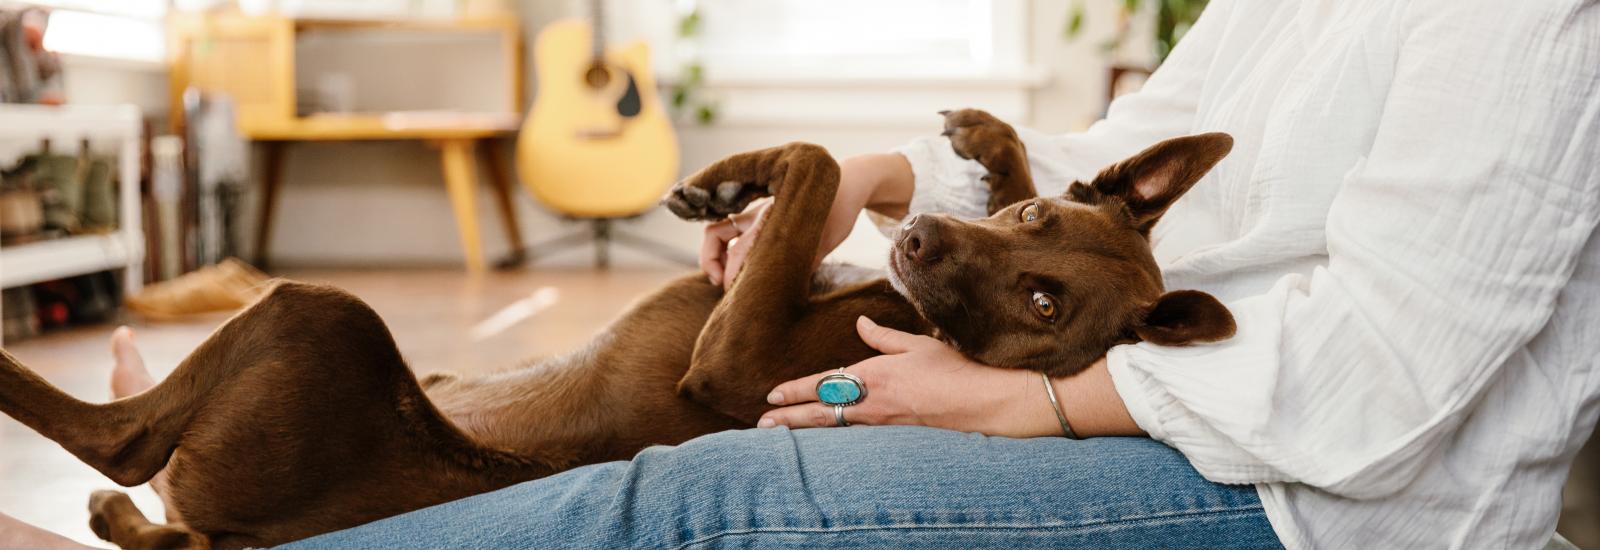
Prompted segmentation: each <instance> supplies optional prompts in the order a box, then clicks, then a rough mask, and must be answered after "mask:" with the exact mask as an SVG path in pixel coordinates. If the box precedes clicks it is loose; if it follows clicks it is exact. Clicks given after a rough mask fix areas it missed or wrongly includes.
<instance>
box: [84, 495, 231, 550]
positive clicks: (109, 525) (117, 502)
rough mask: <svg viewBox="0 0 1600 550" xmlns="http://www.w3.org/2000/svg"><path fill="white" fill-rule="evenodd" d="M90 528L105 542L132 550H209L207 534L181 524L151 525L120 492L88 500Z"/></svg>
mask: <svg viewBox="0 0 1600 550" xmlns="http://www.w3.org/2000/svg"><path fill="white" fill-rule="evenodd" d="M89 529H91V530H93V531H94V534H95V535H96V536H99V537H100V538H101V539H102V540H105V541H106V542H110V543H112V544H115V545H117V546H119V547H121V548H125V549H129V550H168V549H171V550H179V549H199V548H209V547H210V546H211V544H210V542H209V541H208V540H207V539H206V537H205V535H202V534H200V533H197V532H195V531H194V530H193V529H189V528H188V527H186V526H184V525H182V524H167V525H159V524H155V523H151V522H150V520H149V519H148V518H146V517H144V513H143V512H140V511H139V507H138V506H135V505H134V504H133V501H132V500H129V499H128V495H127V494H124V493H123V492H121V491H95V493H94V495H92V496H90V497H89Z"/></svg>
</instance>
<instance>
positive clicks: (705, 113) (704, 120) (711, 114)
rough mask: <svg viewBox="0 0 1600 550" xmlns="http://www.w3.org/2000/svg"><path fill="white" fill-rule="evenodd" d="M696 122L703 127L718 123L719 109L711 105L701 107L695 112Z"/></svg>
mask: <svg viewBox="0 0 1600 550" xmlns="http://www.w3.org/2000/svg"><path fill="white" fill-rule="evenodd" d="M694 121H695V122H697V123H699V124H700V125H701V126H710V125H711V123H713V122H716V121H717V108H716V106H714V105H711V104H705V105H701V106H700V107H699V108H696V109H695V110H694Z"/></svg>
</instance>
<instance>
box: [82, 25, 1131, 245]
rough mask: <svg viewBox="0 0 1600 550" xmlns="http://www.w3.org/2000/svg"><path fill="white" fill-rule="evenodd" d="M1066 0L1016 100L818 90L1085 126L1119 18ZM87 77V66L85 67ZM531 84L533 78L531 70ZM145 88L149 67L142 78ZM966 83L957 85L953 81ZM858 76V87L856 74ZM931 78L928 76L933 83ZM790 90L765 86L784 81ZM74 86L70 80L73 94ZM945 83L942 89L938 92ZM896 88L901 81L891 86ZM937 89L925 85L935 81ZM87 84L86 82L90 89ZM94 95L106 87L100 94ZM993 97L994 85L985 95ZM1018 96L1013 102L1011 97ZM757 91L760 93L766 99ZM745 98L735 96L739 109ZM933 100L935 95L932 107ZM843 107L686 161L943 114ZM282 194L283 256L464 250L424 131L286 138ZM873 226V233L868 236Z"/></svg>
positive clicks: (686, 139) (871, 131)
mask: <svg viewBox="0 0 1600 550" xmlns="http://www.w3.org/2000/svg"><path fill="white" fill-rule="evenodd" d="M519 4H520V8H521V9H522V13H523V18H524V25H525V29H526V32H527V40H526V43H527V44H528V48H529V52H528V55H527V59H529V60H531V59H532V52H531V47H532V43H533V38H532V37H533V34H534V33H536V32H537V29H539V28H540V27H541V26H542V25H543V24H545V23H547V22H549V21H552V20H554V19H556V18H559V17H562V16H563V15H564V14H566V13H581V11H569V10H577V9H578V6H576V5H572V6H568V5H563V4H566V3H563V2H541V1H538V0H522V1H521V2H519ZM1067 4H1068V3H1067V2H1057V1H1053V0H1029V10H1030V18H1029V20H1030V23H1029V26H1030V28H1028V29H1025V30H1024V32H1028V33H1029V34H1030V39H1029V44H1030V45H1031V50H1032V51H1031V52H1030V56H1031V58H1032V59H1031V60H1030V61H1031V62H1032V63H1033V64H1034V65H1035V66H1037V67H1042V68H1043V69H1045V70H1046V75H1047V77H1046V78H1045V79H1043V81H1042V83H1041V82H1034V83H1032V84H1031V85H1027V87H1024V88H1015V87H1014V86H1013V87H1012V90H1013V91H1014V92H1012V93H1016V94H1021V95H1018V96H1015V97H1018V98H1020V99H1019V100H1018V101H1015V102H1013V101H1011V100H1010V99H1009V98H1011V97H1013V96H1011V95H1006V94H1007V93H1008V92H1007V91H1006V89H1005V88H1006V86H987V87H985V86H984V85H983V83H978V84H976V85H974V84H973V83H941V82H928V83H922V84H921V87H920V88H913V89H906V90H904V91H903V92H902V91H896V90H893V89H887V88H885V86H884V85H881V84H872V83H866V84H862V83H857V84H854V85H845V86H842V87H838V86H835V87H831V88H829V89H827V90H818V91H817V92H816V93H818V94H822V93H826V94H830V95H828V96H827V97H828V98H829V99H828V101H850V98H856V99H857V100H859V101H869V100H870V99H869V98H871V97H878V98H880V100H883V99H882V98H887V100H888V101H894V100H895V99H896V98H897V97H905V98H908V99H907V101H911V99H909V98H911V97H913V96H915V97H918V98H920V99H916V101H922V102H926V103H927V104H928V105H930V106H931V105H934V104H944V103H946V100H944V99H941V98H945V97H947V98H949V99H948V102H949V103H953V105H946V106H964V105H967V104H971V103H974V102H975V103H979V104H980V105H982V104H985V103H993V102H998V103H1001V104H1003V105H1004V106H1002V107H999V108H1000V109H1002V110H1006V111H1007V112H1014V113H1015V114H1013V115H1012V116H1013V117H1014V118H1018V119H1020V120H1017V122H1020V123H1023V124H1027V125H1031V126H1035V127H1039V128H1042V129H1046V130H1052V131H1068V130H1073V129H1080V128H1082V127H1083V126H1085V125H1086V124H1087V123H1088V122H1090V121H1091V120H1093V118H1094V117H1096V116H1097V115H1098V113H1099V112H1100V111H1101V110H1102V108H1103V106H1102V99H1103V98H1102V95H1103V94H1104V89H1105V85H1104V78H1105V73H1106V70H1105V66H1106V62H1105V59H1104V56H1103V55H1102V54H1101V53H1100V50H1099V46H1098V45H1099V44H1100V42H1101V41H1102V39H1103V37H1104V36H1105V35H1106V34H1107V33H1109V32H1111V29H1112V25H1113V22H1114V21H1115V16H1114V9H1115V8H1114V6H1115V5H1117V4H1120V2H1117V1H1116V0H1092V1H1090V2H1089V4H1090V8H1091V13H1090V17H1089V18H1088V22H1089V26H1088V28H1087V29H1086V33H1085V35H1084V37H1082V38H1080V39H1078V40H1076V41H1072V42H1069V41H1067V40H1065V39H1064V38H1062V34H1061V29H1062V26H1063V24H1064V22H1065V20H1066V9H1067ZM81 78H84V79H85V80H87V79H88V78H89V77H87V76H85V77H81ZM528 79H529V84H528V91H529V95H530V98H531V97H532V95H533V94H534V91H535V90H536V89H537V88H536V86H535V83H534V82H533V76H532V75H531V67H530V75H529V77H528ZM134 82H139V83H141V84H138V87H140V88H147V87H148V82H149V79H148V77H140V78H137V79H135V80H134ZM958 84H959V85H958ZM852 86H853V87H852ZM104 88H105V87H102V89H104ZM929 88H932V90H930V89H929ZM782 91H783V90H770V89H769V90H760V91H759V92H760V93H769V94H770V93H780V92H782ZM70 92H72V90H70V89H69V96H70V95H71V93H70ZM747 92H748V93H745V94H744V95H740V92H739V91H738V90H731V91H728V92H726V93H728V94H729V95H730V100H729V102H730V105H729V106H728V107H730V109H732V108H734V107H737V105H738V102H739V101H742V100H741V99H740V98H744V97H750V96H752V95H754V94H756V92H755V91H748V90H747ZM941 93H942V94H946V95H942V96H941V95H939V94H941ZM896 94H902V95H896ZM930 94H931V95H930ZM85 95H88V94H85ZM96 97H97V99H98V98H99V96H96ZM985 98H987V99H985ZM1013 103H1014V104H1013ZM758 105H759V104H758ZM732 110H738V109H732ZM929 110H930V111H931V110H933V109H931V108H930V109H929ZM848 122H851V121H845V120H838V119H835V120H828V119H826V117H809V119H808V118H807V117H800V118H795V117H789V118H788V119H783V117H777V118H767V119H762V118H760V117H754V116H752V117H745V118H743V119H736V120H727V121H725V122H723V123H720V124H718V125H716V126H712V127H686V128H682V129H680V136H679V137H680V141H681V144H682V148H683V169H684V171H685V172H688V171H693V170H694V169H697V168H699V167H700V166H703V165H705V164H706V163H708V162H711V161H713V160H716V159H718V158H721V157H723V156H726V155H728V154H732V153H735V152H739V151H744V150H749V149H754V148H759V147H764V146H768V145H772V144H777V143H783V142H787V141H794V140H804V141H810V142H814V143H818V144H821V145H824V146H826V147H828V148H829V149H830V150H831V151H832V152H833V153H834V154H835V155H837V156H848V155H853V154H859V153H866V152H876V151H884V150H887V149H889V148H892V147H894V146H896V145H898V144H901V143H904V142H905V141H907V140H908V139H911V138H913V137H915V136H919V135H928V134H932V133H934V132H936V131H937V130H938V122H939V121H938V118H937V117H936V116H935V115H934V114H933V113H932V112H929V113H928V114H927V116H926V118H925V119H917V118H916V117H884V118H882V119H881V120H860V121H853V122H856V123H854V124H850V123H848ZM285 178H286V179H285V186H284V189H283V193H282V195H281V197H280V200H281V201H282V202H281V203H280V207H279V210H278V212H279V219H278V222H277V225H276V230H275V231H274V232H273V236H272V248H273V254H274V258H275V260H276V262H277V264H278V265H285V266H305V265H414V264H453V263H456V262H458V261H459V259H460V251H459V245H458V240H457V236H456V228H455V222H454V220H453V218H452V216H451V211H450V207H449V204H448V202H447V200H446V196H445V192H444V189H443V185H442V183H441V175H440V169H439V166H438V160H437V155H436V154H435V153H434V152H433V151H432V150H431V149H429V148H428V147H427V146H426V145H424V144H421V143H416V142H370V143H311V144H296V145H294V146H292V147H291V150H290V153H289V162H288V166H287V172H286V175H285ZM516 201H517V206H518V209H519V211H520V212H521V219H522V224H523V231H524V236H525V238H526V239H527V240H529V241H530V242H537V241H539V240H542V239H546V238H550V237H553V236H555V235H558V234H561V233H562V232H564V231H567V230H570V229H572V228H571V227H569V226H568V225H567V224H565V223H563V222H561V221H560V220H559V219H557V218H556V217H553V216H551V215H549V214H548V213H546V212H545V211H543V210H542V209H541V208H540V207H538V206H537V205H535V204H534V203H533V201H532V200H531V199H530V198H529V197H528V196H527V194H526V193H519V194H518V195H517V197H516ZM479 207H480V212H481V217H482V226H483V227H482V228H481V229H482V234H483V235H484V237H485V244H486V250H487V251H488V252H489V254H490V256H491V258H493V257H497V256H498V255H499V254H502V253H504V252H505V251H506V250H507V245H506V243H505V239H504V237H503V232H502V231H501V229H500V223H499V220H498V218H497V214H496V211H495V209H494V207H493V203H492V202H490V198H489V196H488V194H487V191H486V190H485V191H483V192H481V193H480V197H479ZM626 227H627V228H628V229H630V230H634V231H638V232H641V233H645V234H648V235H651V236H653V237H657V238H660V239H665V240H668V241H669V242H681V243H683V244H682V248H683V250H684V251H686V252H692V251H694V250H695V249H696V246H697V243H698V236H699V228H698V227H697V226H696V225H693V224H689V223H685V222H681V221H678V220H676V219H674V218H672V217H671V216H670V215H667V214H665V213H664V212H655V213H651V214H649V215H646V216H645V217H643V218H642V219H641V220H639V221H637V222H636V223H631V224H627V225H626ZM869 237H870V236H869ZM872 241H873V239H870V238H869V239H865V240H857V239H853V241H852V243H849V244H847V245H846V246H845V247H844V248H845V249H846V250H848V251H850V252H851V253H853V254H855V255H856V256H857V257H866V258H867V259H872V258H875V257H876V253H875V252H874V250H875V249H874V246H877V245H874V244H871V243H872ZM590 258H591V255H590V252H589V250H587V249H582V250H579V251H574V252H570V253H567V254H564V255H560V256H556V257H552V258H550V259H549V260H547V261H542V262H540V263H539V264H538V265H539V266H541V267H561V266H585V265H588V263H589V262H590ZM615 258H616V260H617V263H618V264H619V265H624V266H626V265H647V264H648V265H661V264H658V263H656V261H655V260H653V259H649V258H645V257H641V256H638V255H634V254H629V253H625V252H622V251H619V252H618V253H617V254H616V255H615Z"/></svg>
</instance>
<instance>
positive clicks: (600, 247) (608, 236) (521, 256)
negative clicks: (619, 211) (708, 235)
mask: <svg viewBox="0 0 1600 550" xmlns="http://www.w3.org/2000/svg"><path fill="white" fill-rule="evenodd" d="M580 221H586V222H588V224H589V228H588V230H587V231H585V230H578V231H576V232H573V233H568V234H566V235H562V236H560V237H556V238H553V239H550V240H547V241H544V242H541V243H535V244H534V245H533V246H529V247H525V248H521V249H517V250H513V251H512V252H511V253H510V254H508V255H507V256H506V257H505V259H503V260H500V261H499V262H498V263H496V264H495V269H501V270H505V269H516V268H519V267H522V266H523V265H525V264H527V263H529V262H535V261H538V260H539V259H540V258H544V257H548V256H550V255H552V254H555V253H557V252H561V251H563V250H567V249H569V248H574V247H578V246H582V245H584V244H587V243H594V265H595V267H597V268H600V269H609V268H610V267H611V244H612V243H613V242H615V243H616V244H619V245H622V246H626V247H629V248H632V249H634V250H637V251H639V252H643V253H645V254H649V255H651V256H655V257H657V258H660V259H663V260H666V261H669V262H673V263H680V264H684V265H686V266H689V267H696V266H699V265H700V260H699V259H698V258H696V257H694V256H691V255H689V254H686V253H684V252H681V251H679V250H678V249H676V248H673V247H672V246H671V245H668V244H666V243H663V242H660V241H657V240H654V239H650V238H648V237H643V236H639V235H635V234H633V233H628V232H625V231H620V230H618V229H617V228H616V227H614V226H615V224H616V221H617V218H588V219H583V220H580Z"/></svg>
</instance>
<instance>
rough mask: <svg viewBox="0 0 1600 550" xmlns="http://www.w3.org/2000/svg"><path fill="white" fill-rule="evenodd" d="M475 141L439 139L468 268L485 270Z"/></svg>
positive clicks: (448, 188)
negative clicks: (474, 154) (479, 226)
mask: <svg viewBox="0 0 1600 550" xmlns="http://www.w3.org/2000/svg"><path fill="white" fill-rule="evenodd" d="M473 141H474V140H470V139H446V140H442V141H440V142H439V153H440V161H441V163H442V164H443V167H444V185H445V188H446V189H447V190H448V191H449V192H450V206H451V207H452V208H454V209H455V214H456V227H457V228H459V229H460V231H461V249H462V251H463V252H465V253H466V262H467V271H468V272H469V273H482V272H483V271H484V269H485V264H484V261H483V239H482V238H481V237H480V236H479V235H478V205H477V197H476V196H475V194H474V191H476V190H477V187H478V174H477V170H476V167H475V166H474V162H473V161H474V160H475V159H474V158H473V154H472V149H473V145H474V143H473Z"/></svg>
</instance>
